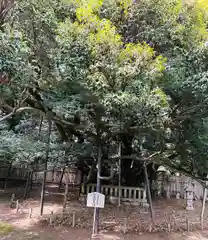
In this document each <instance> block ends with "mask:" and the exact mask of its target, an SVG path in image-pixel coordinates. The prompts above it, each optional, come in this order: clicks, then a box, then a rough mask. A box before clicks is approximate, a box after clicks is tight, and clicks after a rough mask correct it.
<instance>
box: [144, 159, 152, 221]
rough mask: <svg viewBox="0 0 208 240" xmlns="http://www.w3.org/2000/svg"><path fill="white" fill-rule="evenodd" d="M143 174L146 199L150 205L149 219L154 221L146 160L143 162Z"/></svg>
mask: <svg viewBox="0 0 208 240" xmlns="http://www.w3.org/2000/svg"><path fill="white" fill-rule="evenodd" d="M144 174H145V180H146V186H147V195H148V200H149V205H150V214H151V219H152V222H153V223H154V211H153V205H152V196H151V192H150V185H149V179H148V173H147V166H146V162H144Z"/></svg>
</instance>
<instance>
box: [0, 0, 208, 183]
mask: <svg viewBox="0 0 208 240" xmlns="http://www.w3.org/2000/svg"><path fill="white" fill-rule="evenodd" d="M8 10H10V1H8ZM207 13H208V11H207V8H206V4H205V1H202V0H196V1H192V2H191V3H190V2H189V1H187V3H186V1H180V0H172V1H168V0H166V1H165V2H164V1H161V0H156V1H155V0H145V1H142V0H140V1H129V0H117V1H109V0H103V1H102V0H86V1H84V0H66V1H58V0H57V1H52V0H51V1H50V0H46V1H43V2H41V3H40V2H39V1H37V0H29V1H24V0H22V1H19V2H17V3H15V4H14V5H12V11H10V12H9V11H8V15H7V17H4V19H3V20H4V21H3V22H1V32H0V42H1V45H0V48H1V53H0V63H1V64H0V70H1V86H0V87H1V89H0V90H1V111H2V118H1V123H0V124H1V135H4V136H8V138H7V139H8V142H9V141H10V140H9V139H10V138H11V136H14V135H15V138H17V139H19V140H20V139H22V141H20V142H21V143H23V144H24V141H25V140H24V139H26V140H27V138H28V137H29V138H30V141H31V144H32V142H33V143H38V144H39V143H40V144H39V145H38V144H33V146H34V148H36V147H37V149H39V151H41V148H40V145H41V146H44V143H45V137H44V135H45V133H46V129H47V122H46V121H44V120H43V119H44V117H45V116H46V115H48V113H50V116H51V118H52V121H53V129H52V132H53V138H52V140H51V141H52V143H54V144H55V146H53V147H54V148H53V152H55V153H56V155H58V154H59V153H60V152H61V151H62V152H65V154H66V153H67V154H68V157H67V158H66V156H65V158H64V159H68V158H69V157H70V158H71V157H73V158H76V157H79V158H80V157H81V156H82V157H83V156H84V157H85V159H86V157H87V159H88V160H89V165H93V166H95V164H94V160H93V159H96V154H97V150H96V149H97V146H98V145H102V153H103V157H104V158H105V159H111V160H112V161H113V160H115V159H116V158H117V157H116V156H115V154H116V153H117V145H118V142H120V141H121V142H122V155H123V158H124V159H125V160H124V161H123V164H124V166H125V172H126V169H130V170H129V171H131V173H132V172H134V173H135V175H134V176H137V173H138V171H140V168H141V164H140V163H139V162H140V161H142V160H144V158H145V159H147V158H148V157H150V156H154V157H153V159H151V160H154V161H155V162H157V163H162V164H166V165H168V166H170V167H172V168H175V169H177V170H179V171H183V172H186V173H187V174H190V175H192V176H194V177H196V178H198V177H199V178H200V179H204V174H205V173H206V172H207V164H206V162H207V161H206V154H205V152H204V151H205V149H206V146H207V137H206V135H207V104H208V102H207V86H208V85H207V61H206V60H207V59H206V58H207V57H206V56H207V44H206V41H207V31H206V27H207ZM5 115H6V117H5ZM32 119H33V120H32ZM34 119H35V120H34ZM3 120H4V121H3ZM29 123H30V124H29ZM25 124H26V125H25ZM38 124H39V127H37V125H38ZM41 125H42V127H41ZM24 126H27V127H26V128H27V129H28V128H30V129H31V130H30V132H29V134H28V132H26V128H24ZM41 129H42V131H40V130H41ZM20 133H21V135H20ZM28 135H29V136H28ZM6 142H7V140H6V139H5V140H4V145H6V153H9V152H10V153H13V155H12V156H13V158H16V157H17V155H16V150H15V151H14V148H11V146H9V145H8V144H6ZM4 145H2V146H4ZM57 146H59V147H57ZM23 149H24V148H23ZM25 150H26V149H25ZM27 151H29V152H35V150H34V149H33V150H32V149H31V150H30V148H27ZM2 152H3V153H4V154H5V147H4V149H3V150H2ZM23 152H24V150H23ZM36 152H38V151H36ZM130 156H131V157H130ZM51 158H54V155H52V156H51ZM58 159H59V158H58ZM129 159H131V160H129ZM132 159H133V160H134V163H133V162H132ZM138 160H139V162H138V163H137V161H138ZM132 164H133V165H132ZM131 165H132V166H133V167H132V168H130V166H131ZM125 172H124V173H123V174H125ZM127 175H128V176H130V175H131V176H133V174H129V173H127ZM133 178H135V179H131V180H130V181H132V182H134V183H135V182H138V179H137V177H133Z"/></svg>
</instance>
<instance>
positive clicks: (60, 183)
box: [59, 167, 66, 191]
mask: <svg viewBox="0 0 208 240" xmlns="http://www.w3.org/2000/svg"><path fill="white" fill-rule="evenodd" d="M65 168H66V167H64V168H63V171H62V173H61V178H60V182H59V191H60V190H61V186H62V181H63V176H64V172H65Z"/></svg>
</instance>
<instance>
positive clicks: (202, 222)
mask: <svg viewBox="0 0 208 240" xmlns="http://www.w3.org/2000/svg"><path fill="white" fill-rule="evenodd" d="M200 223H201V230H202V231H203V230H204V219H203V218H202V219H201V221H200Z"/></svg>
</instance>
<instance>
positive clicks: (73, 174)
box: [32, 168, 81, 185]
mask: <svg viewBox="0 0 208 240" xmlns="http://www.w3.org/2000/svg"><path fill="white" fill-rule="evenodd" d="M62 174H63V170H54V171H53V170H48V171H47V173H46V182H47V183H55V184H58V183H60V181H61V176H62ZM43 175H44V172H42V171H40V172H34V173H33V178H32V179H33V183H35V184H37V183H39V184H40V183H42V181H43ZM68 177H69V184H74V185H78V184H80V181H81V173H80V171H79V170H78V169H74V168H71V169H70V168H69V172H68ZM65 182H66V179H65V175H63V178H62V183H65Z"/></svg>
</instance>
